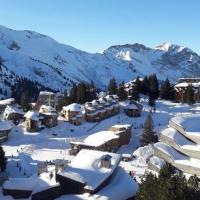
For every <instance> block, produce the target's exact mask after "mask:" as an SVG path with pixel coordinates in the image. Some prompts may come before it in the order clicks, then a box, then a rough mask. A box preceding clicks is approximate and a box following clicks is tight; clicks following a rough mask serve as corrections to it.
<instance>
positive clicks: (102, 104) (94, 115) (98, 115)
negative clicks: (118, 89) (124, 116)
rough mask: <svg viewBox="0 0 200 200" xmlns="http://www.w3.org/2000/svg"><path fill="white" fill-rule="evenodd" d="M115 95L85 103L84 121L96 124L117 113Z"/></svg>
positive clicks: (117, 107) (116, 97)
mask: <svg viewBox="0 0 200 200" xmlns="http://www.w3.org/2000/svg"><path fill="white" fill-rule="evenodd" d="M118 100H119V98H118V96H117V95H107V96H105V97H104V98H99V99H98V100H93V101H92V102H87V103H85V106H84V107H85V119H86V121H89V122H98V121H101V120H104V119H106V118H108V117H111V116H113V115H115V114H117V113H119V104H118Z"/></svg>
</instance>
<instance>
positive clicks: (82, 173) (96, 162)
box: [58, 149, 121, 190]
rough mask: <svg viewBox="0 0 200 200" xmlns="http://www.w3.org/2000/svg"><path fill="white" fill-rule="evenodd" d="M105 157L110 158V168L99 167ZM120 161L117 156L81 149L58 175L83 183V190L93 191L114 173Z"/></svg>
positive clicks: (119, 156)
mask: <svg viewBox="0 0 200 200" xmlns="http://www.w3.org/2000/svg"><path fill="white" fill-rule="evenodd" d="M106 155H109V156H111V167H110V168H104V167H102V166H101V159H102V158H104V156H106ZM120 159H121V155H119V154H115V153H109V152H102V151H94V150H86V149H83V150H81V151H80V152H79V153H78V154H77V156H76V157H75V158H74V159H73V160H72V162H71V163H70V164H69V165H68V166H67V167H66V169H65V170H64V171H63V172H59V173H58V174H59V175H62V176H66V177H68V178H70V179H73V180H76V181H79V182H81V183H85V184H86V185H85V189H89V190H95V189H96V188H97V187H98V186H99V185H100V184H102V183H103V181H105V180H106V178H108V177H109V176H110V175H111V174H112V173H113V172H114V170H115V169H116V167H117V166H118V164H119V162H120Z"/></svg>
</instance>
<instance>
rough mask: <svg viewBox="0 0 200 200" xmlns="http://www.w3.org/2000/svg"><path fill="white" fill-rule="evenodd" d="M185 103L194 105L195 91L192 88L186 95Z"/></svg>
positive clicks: (188, 89)
mask: <svg viewBox="0 0 200 200" xmlns="http://www.w3.org/2000/svg"><path fill="white" fill-rule="evenodd" d="M185 101H186V103H188V104H193V103H194V90H193V88H192V86H190V85H189V86H188V88H187V90H186V93H185Z"/></svg>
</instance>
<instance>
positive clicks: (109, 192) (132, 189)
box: [56, 167, 139, 200]
mask: <svg viewBox="0 0 200 200" xmlns="http://www.w3.org/2000/svg"><path fill="white" fill-rule="evenodd" d="M138 189H139V187H138V184H137V183H136V182H135V181H134V180H133V179H132V178H131V177H130V176H129V175H128V174H127V173H126V172H125V171H124V170H123V169H122V168H120V167H118V168H117V170H116V173H115V175H114V176H113V178H112V180H111V181H110V183H109V184H108V185H107V186H105V187H104V188H103V189H102V190H100V191H99V192H98V193H96V194H94V195H90V194H81V195H64V196H61V197H59V198H57V199H56V200H68V199H70V200H127V199H129V198H131V197H133V196H135V194H136V192H137V191H138Z"/></svg>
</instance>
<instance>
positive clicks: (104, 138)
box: [74, 131, 119, 147]
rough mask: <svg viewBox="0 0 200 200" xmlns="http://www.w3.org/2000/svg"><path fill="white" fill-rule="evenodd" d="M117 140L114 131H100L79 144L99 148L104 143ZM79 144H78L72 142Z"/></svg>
mask: <svg viewBox="0 0 200 200" xmlns="http://www.w3.org/2000/svg"><path fill="white" fill-rule="evenodd" d="M117 138H119V136H118V135H116V134H115V132H114V131H100V132H97V133H94V134H91V135H89V136H88V137H87V138H85V140H84V141H83V142H82V143H80V144H85V145H87V146H93V147H99V146H101V145H103V144H105V143H106V142H108V141H110V140H113V139H117ZM74 143H77V144H78V143H79V142H74Z"/></svg>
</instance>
